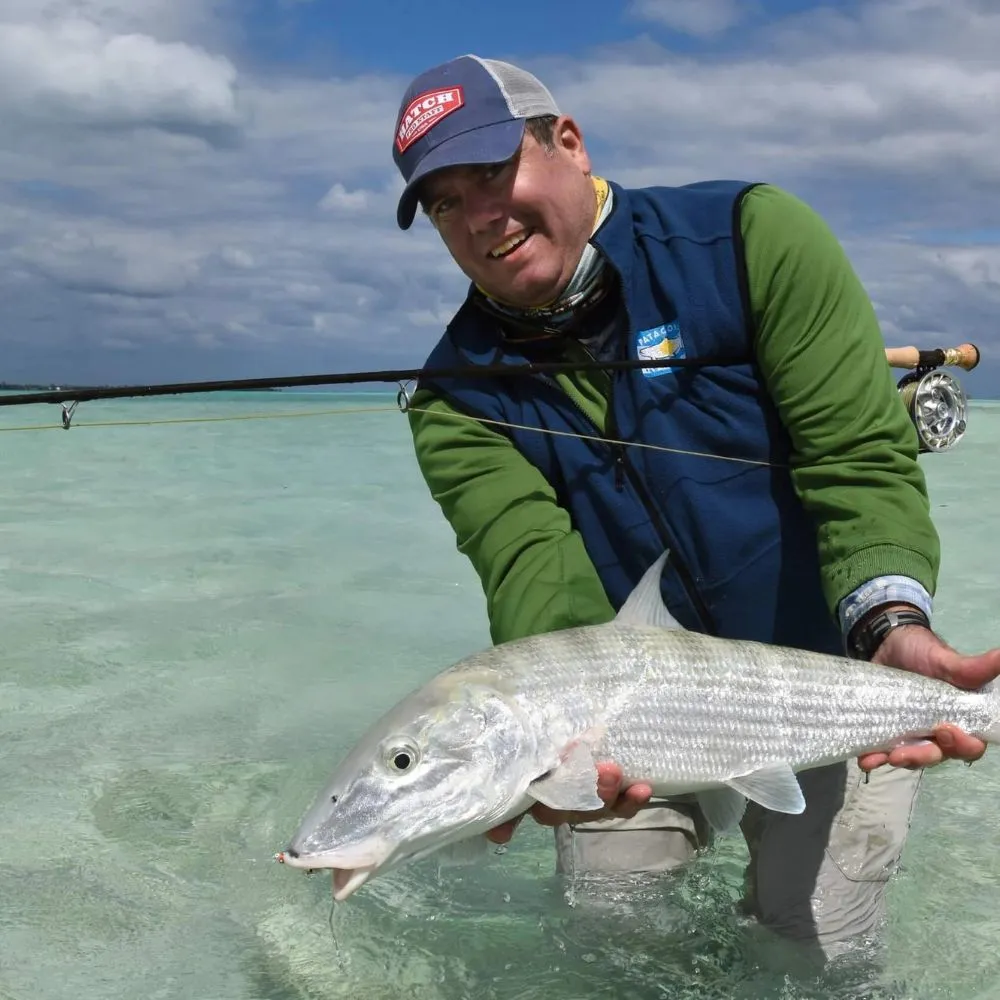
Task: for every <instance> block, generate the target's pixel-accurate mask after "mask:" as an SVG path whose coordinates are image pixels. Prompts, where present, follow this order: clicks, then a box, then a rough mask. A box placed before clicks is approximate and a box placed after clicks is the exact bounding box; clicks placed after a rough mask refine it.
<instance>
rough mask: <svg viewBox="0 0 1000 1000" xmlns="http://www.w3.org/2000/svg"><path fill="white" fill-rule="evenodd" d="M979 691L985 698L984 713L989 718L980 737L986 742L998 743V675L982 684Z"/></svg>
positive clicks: (999, 717) (999, 688)
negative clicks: (988, 722)
mask: <svg viewBox="0 0 1000 1000" xmlns="http://www.w3.org/2000/svg"><path fill="white" fill-rule="evenodd" d="M979 693H980V694H981V695H983V696H984V697H985V698H986V713H987V715H988V716H989V719H990V724H989V725H988V726H987V727H986V729H985V731H984V732H983V733H982V734H981V737H980V738H981V739H983V740H985V741H986V742H987V743H1000V677H998V678H996V679H995V680H992V681H990V682H989V683H988V684H984V685H983V686H982V687H981V688H980V689H979Z"/></svg>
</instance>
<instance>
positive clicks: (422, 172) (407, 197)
mask: <svg viewBox="0 0 1000 1000" xmlns="http://www.w3.org/2000/svg"><path fill="white" fill-rule="evenodd" d="M524 121H525V120H524V119H523V118H515V119H512V120H511V121H505V122H495V123H494V124H492V125H483V126H482V127H481V128H476V129H472V130H471V131H469V132H462V133H461V134H460V135H456V136H453V137H452V138H451V139H445V141H444V142H442V143H441V144H440V145H439V146H435V147H434V148H433V149H432V150H431V151H430V152H429V153H428V154H427V155H426V156H425V157H424V158H423V159H422V160H421V161H420V163H419V164H417V168H416V170H414V171H413V175H412V176H411V177H410V180H409V183H407V185H406V187H405V188H404V189H403V193H402V195H401V196H400V198H399V204H398V205H397V207H396V222H397V224H398V225H399V228H400V229H409V228H410V226H411V225H412V224H413V218H414V216H415V215H416V214H417V203H418V201H419V199H418V197H417V187H418V186H419V184H420V182H421V181H422V180H423V179H424V178H425V177H426V176H427V175H428V174H430V173H432V172H433V171H435V170H443V169H444V168H445V167H465V166H472V165H474V164H477V163H502V162H503V161H504V160H509V159H510V158H511V157H512V156H513V155H514V154H515V153H516V152H517V147H518V146H520V144H521V139H522V138H523V137H524Z"/></svg>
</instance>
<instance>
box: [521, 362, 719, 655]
mask: <svg viewBox="0 0 1000 1000" xmlns="http://www.w3.org/2000/svg"><path fill="white" fill-rule="evenodd" d="M578 346H579V348H580V350H582V351H583V353H584V354H585V355H586V356H587V357H588V358H589V359H590V360H591V361H596V360H597V359H596V358H595V357H594V355H593V354H591V352H590V351H589V350H588V349H587V348H586V347H584V345H583V344H579V345H578ZM539 377H540V378H542V379H543V380H545V381H547V382H549V383H551V384H552V386H553V387H554V388H555V389H558V390H559V392H560V393H561V394H562V395H563V396H564V397H565V398H566V399H568V400H569V401H570V402H571V403H572V404H573V406H574V407H576V409H577V410H579V411H580V413H581V414H583V417H584V419H585V420H586V421H587V423H589V424H590V425H591V427H593V428H594V429H595V430H596V431H597V432H598V433H599V434H600V436H601V437H602V438H604V440H605V442H606V443H607V445H608V447H609V448H610V449H611V453H612V455H613V456H614V464H615V489H616V490H617V491H618V492H619V493H621V492H622V490H624V489H625V481H626V479H627V480H628V482H630V483H631V484H632V488H633V489H634V490H635V492H636V494H637V495H638V497H639V501H640V502H641V503H642V506H643V508H644V509H645V511H646V514H647V515H648V517H649V520H650V521H651V522H652V524H653V530H654V531H655V532H656V533H657V535H658V536H659V538H660V543H661V544H662V545H663V547H664V548H665V549H666V548H669V549H670V559H669V563H670V565H672V566H673V568H674V570H675V571H676V573H677V576H678V578H679V579H680V581H681V586H682V587H683V588H684V592H685V593H686V594H687V598H688V600H689V601H690V602H691V606H692V607H693V608H694V611H695V614H696V615H697V616H698V618H699V619H700V620H701V624H702V627H703V628H704V629H705V631H706V632H708V633H709V634H710V635H715V634H717V629H716V626H715V621H714V620H713V618H712V614H711V612H710V611H709V610H708V605H707V604H705V602H704V601H703V600H702V597H701V594H699V593H698V588H697V587H696V586H695V582H694V577H692V575H691V571H690V570H689V569H688V568H687V564H686V563H684V562H683V560H681V558H680V557H679V555H678V551H677V546H676V545H675V544H674V542H673V532H672V531H670V529H669V528H668V527H667V523H666V521H665V520H664V519H663V518H662V517H661V516H660V512H659V511H658V510H657V509H656V507H655V506H654V505H653V502H652V500H651V499H650V497H649V494H648V493H647V492H646V488H645V486H644V485H643V483H642V480H640V479H639V477H638V476H637V475H636V474H635V470H634V469H633V468H632V464H631V462H629V460H628V457H627V455H626V446H625V445H624V444H621V443H619V442H620V439H621V433H620V431H619V428H618V420H617V418H616V417H615V377H614V373H613V372H610V373H608V410H607V413H608V418H607V427H606V428H605V429H602V428H600V427H598V426H597V424H596V423H595V422H594V420H593V418H592V417H591V416H590V415H589V414H588V413H587V411H586V410H584V408H583V407H582V406H581V405H580V404H579V403H578V402H577V401H576V400H575V399H573V397H572V396H570V395H569V393H567V392H565V391H564V390H563V388H562V386H560V385H559V383H558V381H557V380H556V379H555V378H553V377H552V376H549V375H542V376H539Z"/></svg>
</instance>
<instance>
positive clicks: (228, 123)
mask: <svg viewBox="0 0 1000 1000" xmlns="http://www.w3.org/2000/svg"><path fill="white" fill-rule="evenodd" d="M235 80H236V70H235V68H234V67H233V66H232V64H231V63H229V61H228V60H227V59H225V58H223V57H220V56H212V55H210V54H208V53H206V52H204V51H201V50H199V49H197V48H193V47H191V46H189V45H186V44H184V43H181V42H169V43H161V42H158V41H157V40H156V39H154V38H151V37H149V36H148V35H141V34H129V35H113V34H109V33H107V32H106V31H104V30H102V29H101V28H99V27H97V26H96V25H95V24H92V23H90V22H88V21H81V20H67V21H60V22H58V23H56V24H52V25H37V24H9V23H8V24H0V109H2V110H3V111H4V112H6V113H8V114H10V113H14V114H17V115H18V116H20V117H23V118H30V119H40V118H41V119H51V120H52V121H53V123H57V124H63V123H66V122H70V123H76V124H85V125H92V126H111V127H136V126H144V125H146V126H154V127H162V128H168V129H177V130H179V131H185V130H188V129H194V130H197V131H203V130H205V129H213V128H234V127H237V126H238V125H239V123H240V114H239V111H238V108H237V101H236V94H235Z"/></svg>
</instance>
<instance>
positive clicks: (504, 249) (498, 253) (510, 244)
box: [490, 233, 529, 257]
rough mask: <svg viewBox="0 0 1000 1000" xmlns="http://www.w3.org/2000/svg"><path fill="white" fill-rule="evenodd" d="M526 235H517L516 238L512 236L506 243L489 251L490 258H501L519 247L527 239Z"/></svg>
mask: <svg viewBox="0 0 1000 1000" xmlns="http://www.w3.org/2000/svg"><path fill="white" fill-rule="evenodd" d="M528 236H529V234H528V233H518V234H517V236H512V237H511V238H510V239H509V240H507V242H506V243H501V244H500V246H498V247H496V248H495V249H493V250H491V251H490V256H491V257H502V256H503V255H504V254H506V253H510V252H511V250H513V249H514V247H517V246H520V245H521V244H522V243H523V242H524V241H525V240H526V239H527V238H528Z"/></svg>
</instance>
